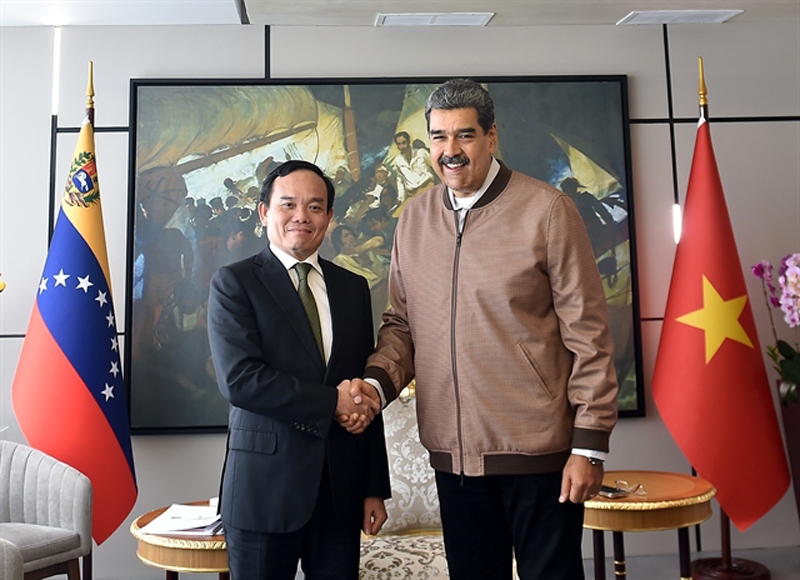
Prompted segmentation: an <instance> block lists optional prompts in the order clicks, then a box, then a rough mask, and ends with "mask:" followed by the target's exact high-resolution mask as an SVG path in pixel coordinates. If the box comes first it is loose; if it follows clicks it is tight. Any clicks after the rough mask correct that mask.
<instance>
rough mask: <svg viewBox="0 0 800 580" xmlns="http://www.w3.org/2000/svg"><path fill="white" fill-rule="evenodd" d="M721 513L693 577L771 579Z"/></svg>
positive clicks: (702, 104)
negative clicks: (715, 547)
mask: <svg viewBox="0 0 800 580" xmlns="http://www.w3.org/2000/svg"><path fill="white" fill-rule="evenodd" d="M697 66H698V72H699V75H700V83H699V88H698V91H697V94H698V96H699V108H700V119H703V120H705V121H706V122H708V121H709V119H708V89H706V79H705V74H704V72H703V57H702V56H701V57H698V59H697ZM692 472H694V468H692ZM719 513H720V536H721V546H720V547H721V549H722V557H721V558H701V559H698V560H694V561H692V578H694V579H697V580H739V579H742V580H744V579H747V580H770V578H771V575H770V572H769V570H768V569H767V568H766V567H765V566H763V565H762V564H759V563H758V562H753V561H750V560H743V559H741V558H733V557H732V556H731V520H730V518H729V517H728V514H726V513H725V510H723V509H722V507H720V510H719ZM698 527H699V526H698Z"/></svg>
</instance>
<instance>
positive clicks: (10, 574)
mask: <svg viewBox="0 0 800 580" xmlns="http://www.w3.org/2000/svg"><path fill="white" fill-rule="evenodd" d="M0 580H22V554H20V553H19V550H18V549H17V547H16V546H15V545H14V544H12V543H11V542H8V541H6V540H0Z"/></svg>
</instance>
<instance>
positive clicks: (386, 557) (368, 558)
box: [358, 532, 449, 580]
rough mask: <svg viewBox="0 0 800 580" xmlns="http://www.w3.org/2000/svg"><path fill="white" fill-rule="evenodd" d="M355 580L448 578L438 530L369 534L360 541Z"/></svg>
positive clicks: (434, 579) (435, 579) (442, 542)
mask: <svg viewBox="0 0 800 580" xmlns="http://www.w3.org/2000/svg"><path fill="white" fill-rule="evenodd" d="M358 577H359V580H439V579H446V578H449V576H448V573H447V560H446V559H445V555H444V541H443V539H442V534H441V533H436V532H430V533H408V534H387V535H385V536H373V537H371V538H368V539H366V540H363V541H362V542H361V570H360V573H359V575H358Z"/></svg>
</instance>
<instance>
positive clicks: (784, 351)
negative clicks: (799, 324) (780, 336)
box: [778, 340, 798, 360]
mask: <svg viewBox="0 0 800 580" xmlns="http://www.w3.org/2000/svg"><path fill="white" fill-rule="evenodd" d="M778 352H779V353H780V354H781V356H782V357H783V358H785V359H789V360H791V359H795V358H797V357H798V353H797V351H796V350H795V349H794V348H792V346H791V345H790V344H789V343H788V342H786V341H785V340H779V341H778Z"/></svg>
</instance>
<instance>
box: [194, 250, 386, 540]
mask: <svg viewBox="0 0 800 580" xmlns="http://www.w3.org/2000/svg"><path fill="white" fill-rule="evenodd" d="M319 264H320V267H321V269H322V271H323V273H324V277H325V285H326V286H327V291H328V299H329V302H330V310H331V318H332V326H333V346H332V350H331V355H330V357H329V361H328V365H327V367H326V366H325V363H324V362H323V360H322V357H321V356H320V353H319V350H318V348H317V344H316V342H315V340H314V335H313V333H312V331H311V325H310V324H309V322H308V318H307V316H306V314H305V310H303V306H302V303H301V302H300V297H299V296H298V294H297V291H296V290H295V288H294V285H293V284H292V281H291V280H290V278H289V273H288V272H287V271H286V268H285V267H284V266H283V264H281V262H280V261H279V260H278V259H277V258H276V257H275V256H274V254H273V253H272V252H271V251H270V249H269V247H267V248H265V249H264V250H263V251H262V252H261V253H259V254H257V255H256V256H253V257H251V258H248V259H246V260H243V261H241V262H237V263H235V264H231V265H229V266H225V267H223V268H220V269H219V270H218V271H217V273H216V274H215V275H214V277H213V279H212V281H211V289H210V295H209V300H208V331H209V339H210V343H211V353H212V358H213V361H214V367H215V369H216V373H217V381H218V383H219V388H220V391H221V392H222V394H223V396H224V397H225V398H226V399H227V400H228V402H229V403H230V412H229V427H228V429H229V432H228V452H227V455H226V461H225V466H224V471H223V483H222V490H221V498H220V502H221V512H222V519H223V522H225V523H228V524H231V525H233V526H235V527H237V528H240V529H245V530H251V531H257V532H270V533H287V532H292V531H295V530H297V529H299V528H301V527H302V526H303V525H304V524H306V523H307V522H308V520H309V518H310V517H311V513H312V511H313V509H314V505H315V502H316V499H317V495H318V491H319V487H320V481H321V478H322V474H323V465H324V464H325V462H326V460H327V464H328V472H329V474H330V487H331V490H332V493H333V502H334V508H335V510H336V513H337V514H338V515H339V516H340V518H342V520H343V521H344V522H345V523H346V524H347V525H352V526H354V527H355V528H356V529H358V528H360V527H361V523H362V521H363V513H364V502H363V500H364V498H365V497H373V496H374V497H382V498H387V497H389V496H390V495H391V493H390V486H389V469H388V462H387V458H386V446H385V442H384V436H383V422H382V418H381V416H380V415H378V416H377V417H376V418H375V420H374V421H373V422H372V423H371V424H370V425H369V427H368V428H367V429H366V430H365V431H364V433H362V434H361V435H351V434H350V433H348V432H347V431H345V430H344V429H343V428H342V427H341V426H340V425H339V424H338V423H337V422H336V421H335V417H334V414H335V409H336V402H337V391H336V388H335V387H336V385H338V384H339V383H340V382H341V381H342V380H344V379H351V378H353V377H359V376H361V375H362V374H363V371H364V366H365V363H366V360H367V357H368V356H369V354H370V353H371V352H372V349H373V346H374V335H373V328H372V314H371V308H370V295H369V289H368V287H367V283H366V281H365V280H364V279H363V278H362V277H360V276H357V275H355V274H352V273H350V272H348V271H346V270H344V269H342V268H340V267H338V266H335V265H334V264H332V263H330V262H328V261H326V260H323V259H320V260H319Z"/></svg>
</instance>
